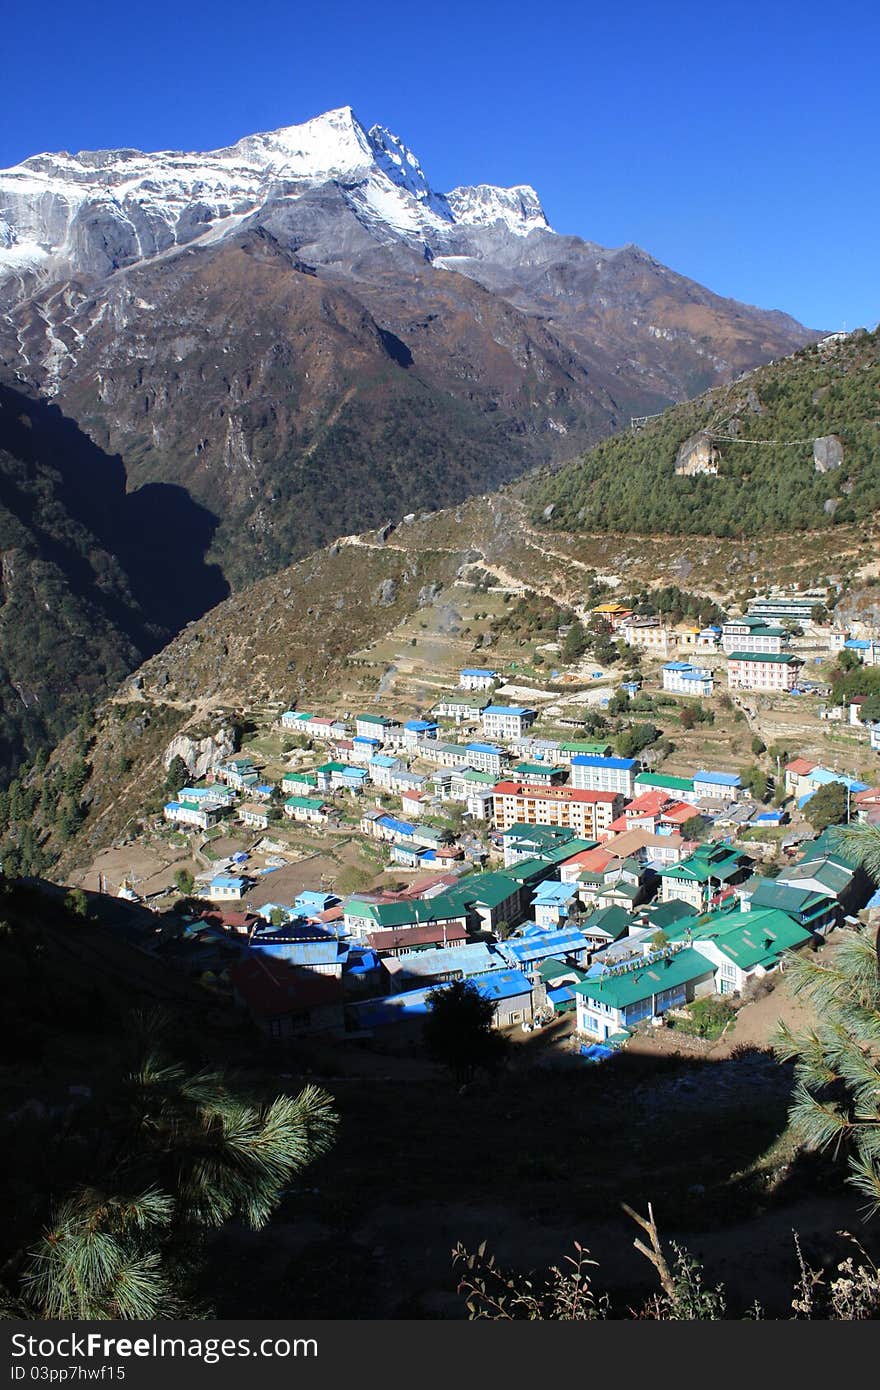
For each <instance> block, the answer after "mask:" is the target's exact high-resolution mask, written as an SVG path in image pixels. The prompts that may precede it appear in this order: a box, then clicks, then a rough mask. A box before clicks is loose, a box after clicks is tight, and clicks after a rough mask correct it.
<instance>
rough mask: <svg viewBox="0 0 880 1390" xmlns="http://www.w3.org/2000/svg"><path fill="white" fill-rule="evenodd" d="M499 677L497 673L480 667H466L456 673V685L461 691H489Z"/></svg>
mask: <svg viewBox="0 0 880 1390" xmlns="http://www.w3.org/2000/svg"><path fill="white" fill-rule="evenodd" d="M499 679H500V677H499V675H498V672H497V671H490V670H488V669H487V668H485V667H481V666H466V667H465V668H464V670H462V671H459V673H458V683H459V685H460V687H461V689H462V690H491V689H492V686H493V685H494V684H495V682H496V681H497V680H499Z"/></svg>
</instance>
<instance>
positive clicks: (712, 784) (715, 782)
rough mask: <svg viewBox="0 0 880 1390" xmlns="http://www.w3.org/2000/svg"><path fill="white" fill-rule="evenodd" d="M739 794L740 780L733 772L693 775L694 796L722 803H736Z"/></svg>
mask: <svg viewBox="0 0 880 1390" xmlns="http://www.w3.org/2000/svg"><path fill="white" fill-rule="evenodd" d="M741 793H742V780H741V778H740V777H738V776H737V774H736V773H735V772H696V773H695V774H694V795H695V796H698V797H699V796H707V797H710V798H713V799H714V800H722V801H738V800H739V797H740V795H741Z"/></svg>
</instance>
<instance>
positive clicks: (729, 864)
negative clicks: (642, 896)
mask: <svg viewBox="0 0 880 1390" xmlns="http://www.w3.org/2000/svg"><path fill="white" fill-rule="evenodd" d="M751 863H752V861H751V860H750V859H749V858H748V857H747V856H746V855H744V854H739V853H738V852H737V851H735V850H732V849H731V848H730V846H729V845H726V844H724V843H721V844H717V845H699V846H698V847H697V849H696V850H695V851H694V853H693V854H691V855H690V856H689V857H688V858H687V859H682V861H681V862H680V863H679V864H672V865H670V866H669V867H667V868H663V869H661V871H660V896H661V899H662V901H663V902H668V901H669V900H670V899H671V898H681V899H682V900H683V901H684V902H686V903H690V904H691V905H692V906H693V907H696V908H697V909H698V910H699V911H704V910H705V909H706V908H707V907H708V906H709V905H710V903H711V901H712V899H713V897H714V895H716V894H717V893H718V892H719V891H720V890H721V889H723V888H725V887H728V886H732V885H733V884H735V883H741V882H742V881H743V879H744V878H746V877H747V876H748V873H749V871H750V869H751Z"/></svg>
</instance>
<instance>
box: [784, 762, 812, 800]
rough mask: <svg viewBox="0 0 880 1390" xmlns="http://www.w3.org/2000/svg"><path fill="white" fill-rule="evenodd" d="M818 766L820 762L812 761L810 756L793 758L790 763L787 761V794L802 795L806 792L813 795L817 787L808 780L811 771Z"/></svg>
mask: <svg viewBox="0 0 880 1390" xmlns="http://www.w3.org/2000/svg"><path fill="white" fill-rule="evenodd" d="M817 767H818V763H814V762H811V761H810V759H809V758H793V759H792V761H791V762H790V763H786V765H785V792H786V795H787V796H796V797H801V796H803V795H805V794H809V795H812V793H813V792H814V791H815V790H816V788H815V786H813V784H812V783H811V782H809V781H808V778H809V776H810V773H811V772H813V771H814V769H815V768H817Z"/></svg>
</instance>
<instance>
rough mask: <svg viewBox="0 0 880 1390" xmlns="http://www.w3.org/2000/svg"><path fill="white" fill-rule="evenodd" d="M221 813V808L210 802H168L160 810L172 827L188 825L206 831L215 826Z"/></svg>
mask: <svg viewBox="0 0 880 1390" xmlns="http://www.w3.org/2000/svg"><path fill="white" fill-rule="evenodd" d="M223 811H224V808H223V807H222V806H217V805H216V804H214V803H212V802H210V801H168V802H166V803H165V805H164V806H163V808H162V815H163V816H164V817H165V819H166V820H167V821H170V822H171V824H172V825H190V826H194V827H195V828H196V829H197V830H207V829H209V827H210V826H212V825H216V824H217V822H218V820H219V819H220V817H221V816H222V815H223Z"/></svg>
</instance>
